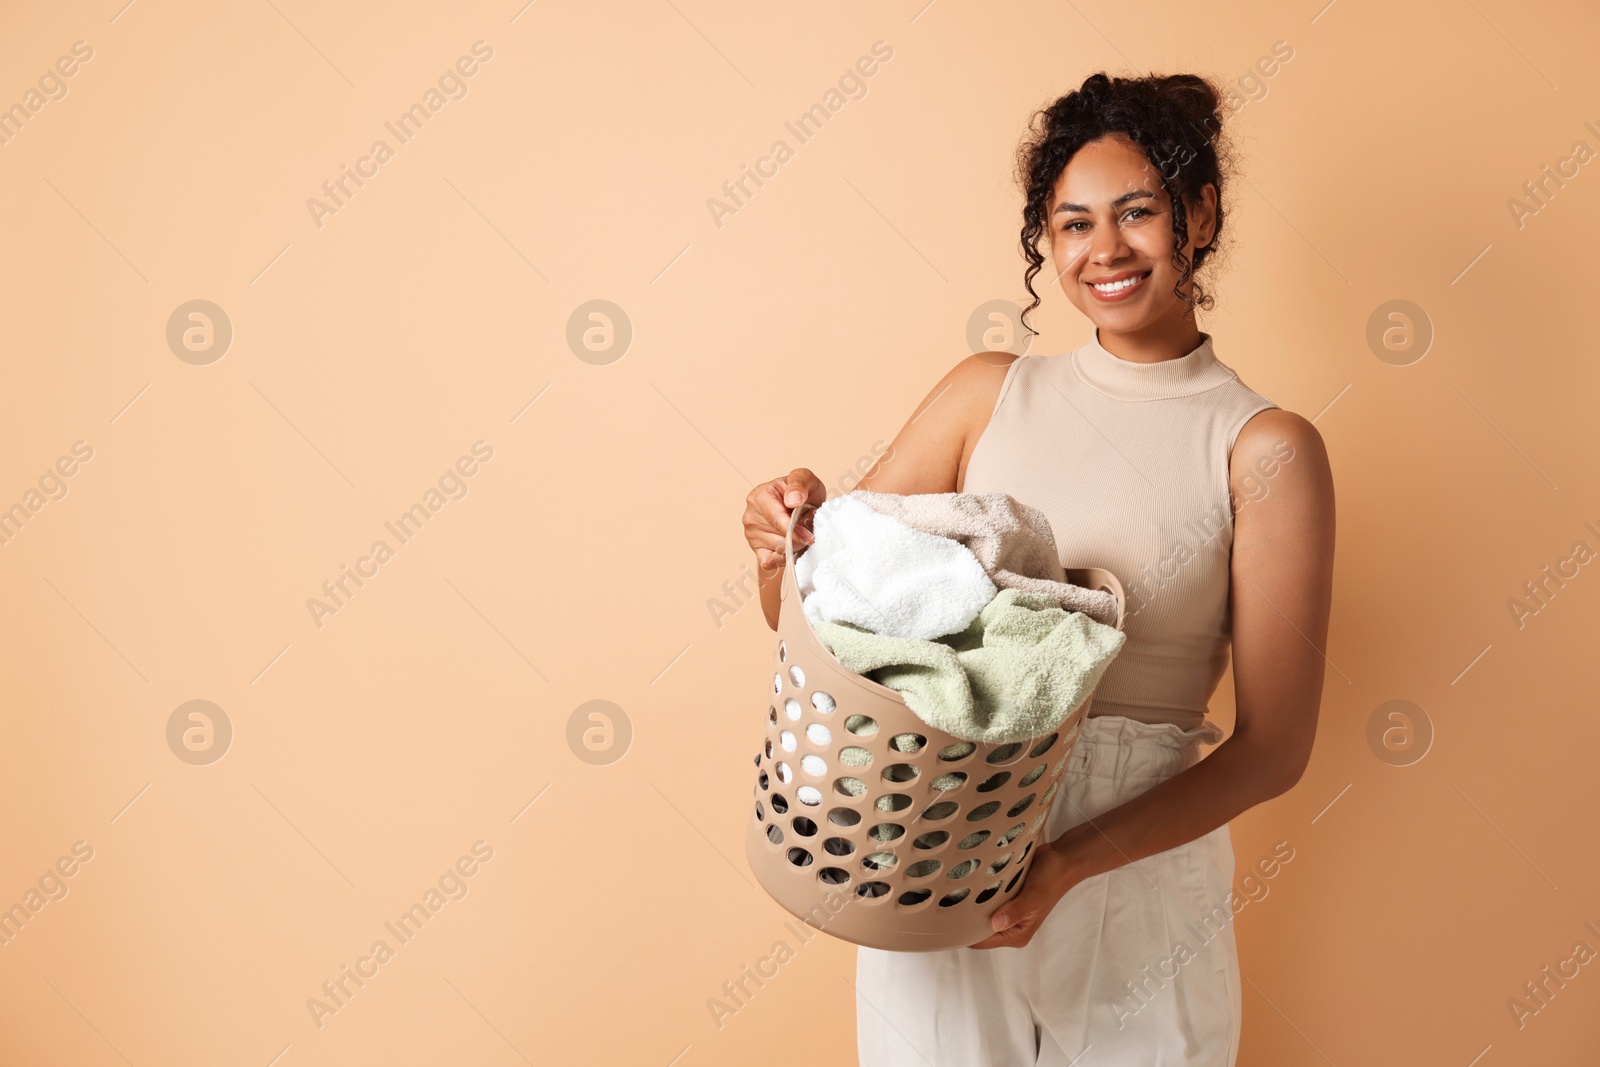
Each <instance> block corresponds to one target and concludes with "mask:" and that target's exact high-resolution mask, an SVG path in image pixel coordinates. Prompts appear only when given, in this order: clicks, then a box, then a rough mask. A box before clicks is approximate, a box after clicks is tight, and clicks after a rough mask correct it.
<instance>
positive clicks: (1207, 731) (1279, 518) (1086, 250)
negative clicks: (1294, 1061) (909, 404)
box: [774, 74, 1334, 1067]
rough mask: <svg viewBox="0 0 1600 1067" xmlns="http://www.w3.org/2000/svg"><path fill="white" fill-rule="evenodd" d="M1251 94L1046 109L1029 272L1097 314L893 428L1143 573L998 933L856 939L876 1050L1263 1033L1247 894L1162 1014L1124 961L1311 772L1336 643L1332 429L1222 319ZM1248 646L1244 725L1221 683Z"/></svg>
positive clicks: (1151, 946)
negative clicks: (1235, 114) (1229, 208)
mask: <svg viewBox="0 0 1600 1067" xmlns="http://www.w3.org/2000/svg"><path fill="white" fill-rule="evenodd" d="M1226 112H1227V106H1226V104H1225V102H1224V100H1223V94H1222V92H1221V91H1220V90H1219V88H1218V87H1217V86H1215V85H1213V84H1212V83H1211V82H1208V81H1207V80H1205V79H1203V78H1200V77H1198V76H1195V75H1190V74H1176V75H1170V76H1155V75H1152V76H1149V77H1142V78H1110V77H1108V76H1106V75H1104V74H1094V75H1091V76H1090V77H1089V78H1088V79H1086V80H1085V81H1084V83H1083V85H1082V86H1081V87H1080V88H1079V89H1077V90H1076V91H1073V92H1069V93H1067V94H1066V95H1065V96H1063V97H1061V98H1060V99H1058V100H1056V101H1055V102H1054V103H1052V104H1051V105H1050V106H1049V107H1047V108H1046V109H1045V110H1043V111H1041V112H1040V113H1039V115H1038V116H1037V117H1036V118H1037V121H1036V122H1035V124H1034V126H1033V127H1032V129H1031V130H1030V133H1029V136H1028V138H1027V139H1026V141H1025V142H1024V143H1023V145H1022V146H1021V150H1020V152H1019V156H1018V167H1017V174H1018V178H1019V180H1020V184H1021V185H1022V187H1023V190H1024V193H1025V203H1024V205H1023V227H1022V231H1021V243H1022V250H1023V254H1024V256H1025V257H1026V259H1027V261H1028V264H1029V265H1028V268H1027V271H1026V284H1027V287H1028V290H1029V292H1030V293H1032V292H1033V279H1034V277H1035V276H1036V275H1037V274H1038V273H1039V272H1040V270H1041V269H1042V268H1043V265H1044V261H1045V259H1046V257H1047V256H1048V257H1049V258H1050V259H1051V261H1052V265H1053V267H1054V271H1055V275H1054V276H1055V279H1056V280H1057V281H1058V282H1059V283H1060V285H1061V287H1062V291H1063V292H1064V293H1065V294H1066V296H1067V299H1068V300H1069V301H1071V303H1072V304H1073V305H1074V306H1075V307H1077V309H1078V310H1079V311H1081V312H1082V313H1083V315H1084V317H1085V318H1086V319H1088V321H1089V323H1090V324H1091V326H1092V327H1093V329H1092V331H1091V333H1090V336H1089V339H1088V340H1086V341H1085V342H1083V343H1082V344H1080V345H1078V346H1077V347H1076V348H1074V349H1072V350H1070V351H1066V352H1061V353H1059V354H1054V355H1030V356H1023V357H1017V356H1015V355H1013V354H1011V353H1009V352H982V353H979V354H977V355H975V356H972V357H969V358H967V359H965V360H963V361H962V362H961V363H960V364H958V365H957V367H956V368H955V369H953V370H952V371H951V372H949V373H948V374H947V375H946V376H945V378H944V379H943V380H942V381H940V382H939V383H937V384H935V385H934V387H933V388H932V389H931V390H930V391H929V393H928V396H927V399H926V400H925V401H924V404H923V405H922V407H921V408H920V410H919V411H918V412H917V413H916V414H914V415H913V416H912V418H911V419H910V420H909V421H908V422H907V424H906V426H905V427H904V428H903V429H902V430H901V432H900V434H899V435H898V436H897V437H896V438H895V439H894V441H893V442H891V445H890V450H889V452H888V453H887V454H886V455H887V456H893V457H895V462H894V463H893V465H889V464H887V463H880V464H878V465H876V466H875V467H874V468H873V469H872V470H871V471H869V472H868V474H867V476H866V478H864V479H863V481H862V484H861V488H863V489H867V490H870V491H874V492H881V493H901V494H916V493H941V492H950V491H952V490H953V491H955V492H957V493H963V492H964V493H976V494H982V493H1006V494H1009V495H1010V496H1011V497H1013V498H1015V499H1016V500H1018V501H1021V502H1023V503H1025V504H1028V505H1030V506H1032V507H1036V508H1038V509H1039V510H1040V511H1042V512H1043V513H1044V514H1045V516H1046V517H1047V518H1048V519H1049V522H1050V527H1051V529H1052V531H1053V532H1054V534H1055V539H1056V543H1057V545H1058V546H1059V548H1060V551H1061V553H1062V557H1063V558H1062V560H1061V562H1062V564H1063V565H1064V566H1067V567H1082V566H1096V567H1105V568H1106V569H1108V570H1110V571H1111V572H1112V573H1114V574H1116V575H1117V576H1118V577H1119V578H1120V579H1121V581H1122V582H1123V584H1124V586H1125V587H1128V588H1131V589H1133V590H1135V591H1136V592H1137V593H1138V594H1139V595H1138V597H1137V600H1138V603H1137V605H1135V609H1134V610H1130V612H1129V614H1128V618H1127V620H1126V633H1127V643H1126V645H1125V646H1124V648H1123V650H1122V652H1121V653H1120V654H1119V655H1118V657H1117V658H1116V660H1115V661H1114V662H1113V663H1112V664H1111V665H1110V667H1109V668H1108V669H1107V670H1106V672H1105V675H1104V677H1103V678H1102V681H1101V684H1100V686H1099V688H1098V689H1097V691H1096V694H1095V697H1094V701H1093V703H1092V705H1091V707H1090V709H1089V711H1088V713H1087V717H1086V718H1085V719H1084V724H1083V729H1082V732H1081V734H1080V735H1079V737H1078V739H1077V741H1076V743H1075V745H1074V747H1073V749H1072V751H1071V754H1070V755H1071V759H1070V762H1069V763H1068V765H1067V769H1066V771H1065V773H1064V774H1063V775H1062V778H1061V785H1062V791H1063V796H1062V800H1061V802H1059V803H1057V804H1056V806H1055V807H1054V808H1053V810H1052V811H1051V813H1050V816H1049V821H1048V823H1047V824H1046V827H1045V829H1044V831H1043V832H1042V834H1041V837H1042V838H1043V840H1044V841H1045V844H1044V845H1043V847H1042V848H1040V849H1039V850H1037V851H1036V853H1035V856H1034V859H1033V863H1032V866H1031V867H1030V868H1029V869H1028V873H1027V877H1026V880H1025V881H1024V883H1023V885H1022V888H1021V890H1020V891H1019V892H1018V893H1017V895H1016V896H1015V897H1013V898H1012V899H1010V900H1008V901H1007V902H1006V904H1005V906H1003V907H1002V908H1000V909H999V910H998V911H996V912H995V914H994V915H993V917H992V919H993V930H994V932H993V933H992V934H991V935H990V936H988V937H986V938H984V939H983V940H982V941H979V942H978V943H976V944H974V945H970V946H967V947H964V948H956V949H948V950H943V951H938V952H894V951H886V950H882V949H875V948H868V947H864V946H863V947H859V948H858V949H857V969H856V983H855V984H856V990H857V995H858V999H857V1004H856V1020H857V1026H858V1048H859V1052H860V1059H861V1063H862V1065H863V1067H884V1065H890V1064H894V1065H899V1064H912V1063H922V1062H927V1063H962V1064H987V1065H993V1067H999V1065H1002V1064H1004V1065H1007V1067H1010V1065H1021V1064H1026V1065H1037V1064H1044V1063H1051V1064H1058V1063H1059V1064H1065V1063H1071V1062H1079V1061H1080V1057H1082V1056H1083V1055H1084V1053H1085V1052H1087V1051H1088V1050H1089V1049H1093V1053H1092V1059H1093V1060H1094V1062H1097V1063H1118V1064H1121V1063H1130V1064H1131V1063H1163V1064H1174V1065H1176V1064H1185V1065H1190V1067H1195V1065H1201V1064H1204V1065H1207V1067H1232V1065H1233V1064H1234V1062H1235V1060H1236V1057H1237V1055H1238V1049H1239V1036H1240V1035H1239V1031H1240V1022H1241V995H1240V994H1241V989H1242V986H1243V976H1242V974H1241V973H1240V966H1239V956H1238V948H1237V944H1236V942H1235V939H1234V932H1233V924H1232V923H1231V922H1230V923H1226V924H1224V925H1223V926H1222V928H1221V930H1220V932H1218V933H1217V934H1216V935H1215V936H1214V937H1211V938H1208V939H1207V940H1206V942H1205V943H1204V944H1200V945H1197V946H1195V956H1194V961H1195V962H1194V965H1192V966H1185V967H1183V968H1182V970H1181V971H1179V972H1178V973H1176V974H1174V975H1172V976H1171V977H1170V981H1169V982H1167V983H1166V984H1165V985H1164V986H1162V987H1161V988H1160V989H1159V990H1157V991H1155V992H1154V994H1153V999H1152V1000H1151V1001H1150V1002H1149V1003H1148V1004H1146V1005H1144V1006H1143V1007H1141V1009H1140V1010H1139V1012H1138V1013H1137V1016H1136V1017H1130V1016H1129V1014H1128V1013H1127V1012H1126V1011H1123V1012H1120V1013H1119V1011H1118V1004H1119V1002H1121V1001H1122V999H1123V998H1125V997H1126V996H1127V993H1128V990H1127V989H1126V988H1125V986H1126V981H1127V979H1128V976H1129V975H1130V974H1137V973H1139V969H1140V967H1142V966H1143V965H1144V964H1145V963H1146V962H1148V961H1149V960H1150V959H1152V958H1161V957H1164V956H1166V955H1167V954H1169V953H1170V952H1171V950H1172V943H1171V940H1170V938H1169V934H1170V932H1171V931H1174V930H1182V929H1185V928H1186V927H1187V926H1188V924H1191V923H1198V922H1200V921H1201V920H1202V917H1203V916H1205V915H1206V914H1208V913H1209V912H1211V910H1212V909H1214V908H1215V907H1216V902H1217V901H1218V900H1225V899H1227V895H1228V893H1229V892H1230V888H1231V885H1232V882H1233V876H1234V857H1233V847H1232V843H1231V838H1230V836H1229V828H1228V822H1229V820H1231V819H1232V818H1233V817H1234V816H1236V815H1238V814H1240V813H1241V812H1243V811H1245V810H1248V809H1249V808H1252V807H1254V806H1255V805H1257V804H1260V803H1262V802H1263V801H1265V800H1269V799H1271V798H1272V797H1274V796H1277V795H1279V794H1281V793H1283V792H1284V791H1286V790H1287V789H1289V788H1290V787H1292V786H1293V785H1294V784H1295V782H1296V781H1297V780H1298V779H1299V777H1300V775H1301V773H1302V772H1303V770H1304V768H1305V766H1306V762H1307V760H1308V759H1309V756H1310V751H1311V743H1312V739H1313V737H1314V735H1315V730H1316V719H1317V711H1318V707H1319V704H1320V699H1321V690H1322V681H1323V673H1324V667H1325V660H1324V659H1323V658H1322V652H1321V647H1322V646H1323V644H1324V643H1325V642H1326V639H1327V633H1328V621H1329V613H1330V603H1331V599H1332V571H1333V532H1334V508H1333V486H1332V476H1331V472H1330V470H1329V464H1328V460H1327V453H1326V450H1325V449H1324V447H1323V444H1322V439H1321V437H1320V436H1319V435H1318V434H1317V431H1316V429H1315V427H1313V426H1312V425H1311V424H1310V422H1308V421H1307V420H1306V419H1304V418H1302V417H1301V416H1299V415H1296V414H1294V413H1292V412H1288V411H1284V410H1282V409H1281V408H1280V407H1279V406H1278V405H1277V404H1275V403H1274V402H1273V401H1272V400H1271V399H1270V398H1268V397H1267V396H1265V395H1263V394H1262V393H1260V392H1257V391H1256V390H1255V389H1252V388H1250V387H1249V386H1248V385H1246V384H1245V382H1244V381H1243V380H1242V379H1241V378H1240V376H1239V375H1238V374H1237V373H1235V371H1234V370H1233V369H1232V368H1231V367H1229V366H1228V365H1227V364H1226V363H1224V362H1223V361H1222V360H1221V359H1220V358H1219V356H1218V352H1217V348H1218V346H1217V345H1216V343H1215V341H1214V339H1213V337H1212V336H1211V335H1210V334H1209V333H1206V332H1203V331H1202V330H1201V329H1200V328H1199V325H1198V323H1197V321H1196V311H1197V309H1206V310H1209V309H1210V308H1211V307H1212V306H1213V305H1214V303H1215V299H1214V298H1213V297H1212V296H1211V295H1210V294H1208V293H1205V292H1204V291H1203V290H1202V288H1201V286H1200V284H1199V279H1198V278H1197V274H1199V272H1201V270H1202V269H1203V268H1205V267H1207V266H1208V265H1209V264H1210V263H1211V262H1212V261H1213V259H1214V257H1215V256H1216V255H1217V250H1218V248H1219V244H1218V241H1219V238H1220V237H1221V236H1222V235H1223V232H1224V222H1225V220H1226V218H1227V212H1226V210H1225V205H1226V203H1227V200H1226V197H1225V196H1224V193H1225V186H1227V182H1226V175H1227V173H1228V170H1229V167H1228V166H1227V151H1226V147H1225V143H1224V142H1223V140H1222V119H1223V116H1224V115H1225V114H1226ZM1039 303H1040V299H1039V296H1038V294H1037V293H1034V300H1033V304H1031V305H1029V307H1028V308H1027V309H1025V310H1024V312H1023V324H1024V325H1025V326H1026V325H1027V313H1028V311H1031V310H1032V309H1033V308H1034V307H1037V306H1038V304H1039ZM1030 329H1031V327H1030ZM941 397H948V399H942V400H941V399H940V398H941ZM935 401H938V403H935ZM924 416H926V417H924ZM1287 457H1293V462H1292V463H1288V462H1284V460H1285V459H1286V458H1287ZM1267 470H1272V471H1273V472H1274V473H1273V475H1272V479H1273V480H1272V488H1271V492H1270V493H1265V494H1263V493H1262V492H1261V491H1260V489H1261V484H1260V479H1259V475H1260V474H1261V473H1262V472H1264V471H1267ZM808 475H809V472H808V471H805V470H799V471H796V472H795V473H794V474H791V475H790V477H789V478H788V479H787V480H784V479H780V480H779V483H778V484H777V486H776V488H775V489H774V492H776V493H778V494H779V495H778V497H777V499H779V500H781V502H782V504H783V505H784V507H789V506H796V505H798V504H800V503H803V502H804V498H805V497H807V496H814V495H815V493H816V491H817V490H818V488H819V486H818V485H816V484H815V482H816V480H815V478H814V476H809V477H808ZM1245 502H1248V503H1249V507H1243V506H1242V505H1243V503H1245ZM1175 546H1177V549H1178V550H1177V551H1175ZM1151 575H1157V576H1159V577H1160V579H1161V580H1160V582H1159V584H1154V583H1149V582H1145V581H1143V579H1146V578H1148V577H1149V576H1151ZM1133 599H1135V598H1134V597H1131V596H1130V601H1131V600H1133ZM1230 655H1231V656H1232V658H1233V666H1234V686H1233V688H1234V698H1235V705H1236V708H1235V721H1234V729H1233V732H1232V734H1230V735H1227V736H1226V737H1225V736H1224V734H1223V731H1222V729H1221V728H1220V727H1219V726H1218V725H1217V724H1216V723H1214V722H1212V721H1211V719H1210V718H1209V716H1208V710H1209V709H1208V704H1209V701H1210V698H1211V696H1212V694H1213V693H1214V692H1215V691H1216V689H1217V686H1218V684H1219V682H1220V681H1221V679H1222V676H1223V674H1224V672H1225V671H1226V669H1227V667H1228V664H1229V659H1230ZM1206 746H1216V747H1215V748H1214V749H1213V750H1212V751H1209V752H1204V751H1203V749H1204V748H1205V747H1206ZM996 949H999V950H1002V951H994V950H996Z"/></svg>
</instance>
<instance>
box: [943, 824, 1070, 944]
mask: <svg viewBox="0 0 1600 1067" xmlns="http://www.w3.org/2000/svg"><path fill="white" fill-rule="evenodd" d="M1059 844H1060V839H1059V838H1058V839H1057V840H1056V841H1054V842H1051V843H1049V844H1046V845H1043V846H1041V847H1040V848H1039V849H1038V850H1037V851H1036V852H1035V853H1034V856H1033V866H1031V867H1029V868H1028V876H1027V878H1026V879H1024V880H1023V883H1022V889H1021V891H1020V892H1018V893H1017V895H1016V896H1014V897H1012V898H1011V899H1010V900H1008V901H1007V902H1006V903H1005V904H1004V905H1002V906H1001V907H1000V908H999V909H998V910H997V911H996V912H995V913H994V915H992V916H991V917H990V922H991V924H992V925H993V926H994V929H995V932H994V933H992V934H990V935H989V936H988V937H986V938H984V939H983V940H982V941H979V942H978V943H977V944H975V945H969V946H967V947H968V948H1021V947H1022V946H1024V945H1026V944H1027V943H1028V942H1029V941H1032V940H1033V935H1034V934H1036V933H1037V932H1038V931H1039V927H1040V926H1042V925H1044V920H1045V917H1046V916H1048V915H1049V914H1050V912H1051V910H1052V909H1053V908H1054V907H1055V906H1056V904H1057V902H1058V901H1060V900H1061V898H1062V897H1064V896H1066V895H1067V891H1068V890H1069V889H1071V888H1072V887H1073V886H1074V885H1075V884H1077V878H1076V876H1075V875H1074V874H1073V873H1072V870H1071V864H1070V863H1069V862H1068V860H1067V857H1066V855H1065V854H1064V853H1063V852H1062V851H1061V849H1060V848H1058V847H1057V845H1059Z"/></svg>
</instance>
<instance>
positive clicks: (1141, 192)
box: [1053, 189, 1156, 215]
mask: <svg viewBox="0 0 1600 1067" xmlns="http://www.w3.org/2000/svg"><path fill="white" fill-rule="evenodd" d="M1155 195H1156V194H1155V193H1152V192H1151V191H1150V190H1148V189H1135V190H1134V191H1133V192H1131V193H1123V194H1122V195H1121V196H1119V197H1117V198H1116V199H1115V200H1113V201H1111V206H1112V207H1113V208H1117V207H1121V206H1122V205H1123V204H1125V203H1127V202H1128V201H1129V200H1137V199H1139V198H1140V197H1142V196H1143V197H1149V198H1150V199H1152V200H1153V199H1155ZM1063 211H1082V212H1084V213H1085V214H1088V211H1089V208H1088V207H1087V206H1085V205H1083V204H1067V203H1061V204H1057V205H1056V209H1055V211H1054V212H1053V214H1057V215H1059V214H1060V213H1061V212H1063Z"/></svg>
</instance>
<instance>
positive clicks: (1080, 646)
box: [802, 557, 1127, 744]
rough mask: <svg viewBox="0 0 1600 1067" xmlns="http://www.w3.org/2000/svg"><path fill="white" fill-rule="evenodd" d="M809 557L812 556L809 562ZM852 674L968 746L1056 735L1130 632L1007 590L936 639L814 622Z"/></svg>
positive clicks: (1043, 597)
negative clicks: (892, 693)
mask: <svg viewBox="0 0 1600 1067" xmlns="http://www.w3.org/2000/svg"><path fill="white" fill-rule="evenodd" d="M802 558H804V557H802ZM813 628H814V629H815V630H816V633H817V636H818V637H819V638H820V639H821V640H822V643H823V644H824V645H826V646H827V647H828V650H829V651H831V652H832V653H833V655H834V657H835V658H836V659H838V661H839V662H840V663H841V664H842V665H843V666H844V667H845V669H846V670H850V671H854V672H855V673H857V674H861V675H865V676H866V677H868V678H871V679H872V680H873V681H875V682H878V683H879V684H880V685H885V686H888V687H889V688H890V689H894V690H896V691H898V692H899V693H900V695H901V697H902V698H903V699H904V700H905V702H906V706H907V707H909V708H910V709H911V710H912V711H913V712H914V713H916V715H917V717H918V718H920V719H922V721H923V722H926V723H927V724H928V725H930V726H933V727H936V728H938V729H940V730H944V731H945V732H947V733H949V734H952V735H954V736H956V737H958V738H961V739H963V740H966V741H978V742H983V743H986V744H997V743H1002V742H1007V741H1025V740H1027V739H1028V738H1031V737H1037V736H1039V735H1041V734H1046V733H1049V732H1050V731H1051V730H1053V729H1055V728H1056V727H1058V726H1059V725H1060V724H1061V723H1062V722H1063V721H1065V719H1066V718H1067V716H1068V715H1070V714H1071V713H1072V712H1073V711H1074V710H1076V709H1077V708H1078V707H1079V706H1080V705H1081V704H1082V703H1083V701H1084V700H1085V699H1086V698H1087V697H1088V696H1089V695H1090V694H1091V693H1092V692H1093V691H1094V688H1095V686H1096V685H1097V684H1099V681H1100V676H1101V675H1102V674H1103V673H1104V672H1105V669H1106V667H1108V666H1109V665H1110V664H1111V661H1112V660H1113V659H1114V658H1115V657H1116V655H1117V653H1118V652H1119V651H1121V649H1122V646H1123V643H1124V642H1126V641H1127V634H1125V633H1124V632H1123V631H1121V630H1118V629H1117V628H1116V627H1114V626H1108V625H1106V624H1105V623H1101V622H1097V621H1096V620H1094V619H1092V618H1090V617H1089V616H1088V615H1087V614H1085V613H1082V612H1075V611H1068V610H1066V609H1064V608H1062V607H1061V606H1060V605H1059V604H1057V603H1056V602H1055V599H1054V598H1053V597H1052V596H1050V595H1049V594H1047V593H1041V592H1034V591H1031V590H1027V589H1019V588H1014V587H1011V588H1005V589H1001V590H1000V591H999V592H998V593H997V594H996V595H995V597H994V599H993V600H991V601H990V602H989V603H988V604H987V605H986V606H985V607H984V608H983V610H982V611H981V612H979V614H978V617H977V618H976V619H974V620H973V621H972V623H971V625H969V626H968V627H967V628H966V629H964V630H962V631H961V632H960V633H958V634H952V635H949V636H946V637H944V638H943V639H941V640H937V641H923V640H909V639H906V638H901V637H893V636H887V635H884V634H878V633H873V632H871V631H869V630H866V629H863V628H861V627H859V626H856V625H854V624H851V623H848V622H823V623H820V624H816V623H814V624H813Z"/></svg>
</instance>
